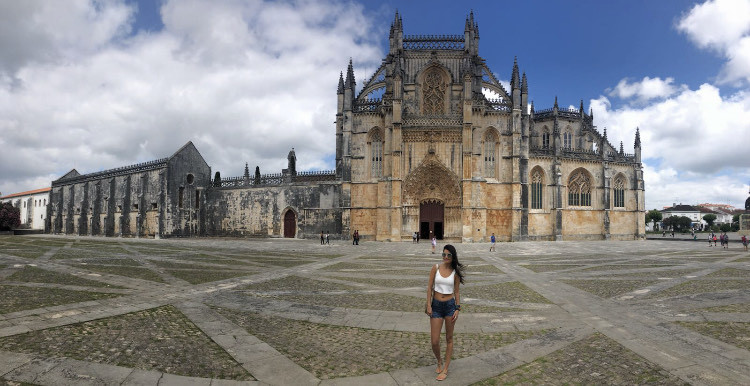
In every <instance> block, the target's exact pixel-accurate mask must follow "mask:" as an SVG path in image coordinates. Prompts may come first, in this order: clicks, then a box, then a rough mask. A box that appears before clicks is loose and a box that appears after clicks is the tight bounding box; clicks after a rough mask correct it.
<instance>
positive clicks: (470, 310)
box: [0, 235, 750, 385]
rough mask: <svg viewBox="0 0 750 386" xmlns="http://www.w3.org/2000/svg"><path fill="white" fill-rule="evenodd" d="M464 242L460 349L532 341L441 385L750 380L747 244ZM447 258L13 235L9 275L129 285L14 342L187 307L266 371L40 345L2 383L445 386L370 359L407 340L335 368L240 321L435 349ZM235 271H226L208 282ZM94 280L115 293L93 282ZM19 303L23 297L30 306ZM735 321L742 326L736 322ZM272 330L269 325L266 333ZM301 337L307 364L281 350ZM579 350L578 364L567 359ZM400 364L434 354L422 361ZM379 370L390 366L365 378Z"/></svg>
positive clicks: (68, 304) (234, 354) (429, 371)
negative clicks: (145, 365)
mask: <svg viewBox="0 0 750 386" xmlns="http://www.w3.org/2000/svg"><path fill="white" fill-rule="evenodd" d="M457 249H458V252H459V256H460V258H461V261H462V262H463V263H465V264H466V265H467V283H466V284H465V285H464V286H463V287H462V288H463V289H464V290H465V291H464V292H465V294H468V295H467V296H464V297H463V299H462V304H464V307H465V308H466V310H465V311H466V312H464V313H462V314H461V316H460V318H459V322H458V324H457V326H456V342H465V343H464V344H471V343H470V342H471V341H472V340H471V339H475V338H470V337H476V336H477V334H486V336H487V337H488V338H489V337H494V338H492V339H500V338H499V337H501V336H502V335H497V334H517V333H521V334H522V336H526V338H522V339H521V340H509V341H508V342H505V343H503V342H501V341H499V340H498V341H497V342H496V343H494V344H495V345H496V346H495V347H496V348H489V349H488V348H486V347H485V346H483V345H477V346H476V347H475V348H473V349H472V350H479V351H470V352H469V355H468V356H464V357H458V358H456V359H454V360H453V361H452V363H451V368H450V374H449V377H448V379H447V380H446V381H444V382H442V383H443V384H453V385H465V384H472V383H475V382H484V383H485V384H494V383H493V382H500V380H503V379H522V380H526V383H553V384H555V383H565V382H572V383H591V382H594V383H599V382H601V383H603V384H606V383H620V384H643V383H645V384H649V383H652V384H682V383H687V384H696V385H702V384H750V351H748V350H747V349H746V348H745V347H747V345H745V344H744V343H743V342H746V341H747V340H748V339H750V337H749V336H747V335H748V330H750V329H749V328H748V327H747V325H748V324H747V323H748V322H750V311H749V310H750V259H749V258H750V254H748V253H747V252H744V251H742V250H740V249H739V248H730V249H729V250H723V249H721V248H713V247H707V246H706V243H704V242H692V241H689V240H671V238H670V239H668V240H648V241H636V242H614V241H610V242H533V243H532V242H529V243H501V244H498V246H497V249H498V251H497V252H492V253H491V252H488V251H487V249H488V244H459V245H457ZM4 250H5V251H8V253H5V252H4ZM438 256H439V255H438V254H431V253H430V245H429V243H420V244H413V243H409V242H405V243H379V242H367V243H363V244H362V245H360V246H352V245H350V244H349V243H346V242H341V241H335V242H334V243H333V244H332V245H325V246H321V245H319V244H317V241H316V240H283V239H267V240H258V239H253V240H245V239H168V240H147V239H104V238H92V237H63V236H47V235H38V236H25V237H13V238H0V285H2V286H11V287H13V288H22V287H27V288H40V289H49V290H55V291H65V290H76V291H82V293H87V291H88V292H90V293H103V294H111V295H116V296H117V297H115V298H110V299H98V300H85V299H81V301H75V299H74V300H73V301H71V300H70V299H69V298H55V297H54V296H51V295H52V294H53V293H50V296H49V299H44V296H46V295H45V294H44V293H41V295H40V296H42V297H43V298H42V299H40V300H45V301H47V302H51V305H49V306H47V307H43V308H33V305H29V306H28V307H29V308H28V309H23V310H20V311H16V312H2V310H0V344H1V343H2V342H3V339H13V338H15V337H17V336H19V335H20V334H24V333H27V332H33V331H40V330H44V329H48V328H53V327H60V326H69V325H70V326H74V325H78V324H80V323H82V322H89V321H93V320H97V319H105V318H113V317H119V316H121V315H125V314H128V313H132V312H139V311H143V310H149V309H153V308H156V307H161V306H166V305H173V306H175V307H176V308H177V310H179V312H181V314H182V315H184V316H185V317H186V318H187V319H188V320H189V321H190V322H192V323H193V324H194V325H195V326H196V327H197V328H198V329H199V330H200V331H201V332H202V333H203V334H205V335H206V336H207V337H209V338H210V339H211V340H212V341H213V342H214V343H216V344H218V346H219V347H220V348H221V349H223V350H224V351H226V353H227V354H228V355H229V357H231V358H232V359H231V360H233V361H235V362H236V363H237V364H238V365H239V366H241V367H242V368H244V369H245V370H246V371H247V372H248V373H250V374H251V375H252V378H254V379H256V380H257V381H239V380H236V379H214V375H213V374H211V373H210V372H208V371H204V372H203V373H202V374H204V375H203V376H201V377H186V376H183V375H177V374H171V373H168V372H163V371H155V370H148V369H141V368H129V367H123V366H114V365H108V364H104V363H94V362H88V361H81V360H76V359H72V358H65V357H62V358H61V357H55V356H54V355H51V354H50V353H45V351H44V350H39V352H34V353H17V352H7V351H6V352H0V380H2V381H8V382H10V381H13V382H27V383H32V384H42V385H46V384H49V385H61V384H62V385H65V384H77V385H78V384H145V385H165V384H175V385H188V384H196V385H235V384H279V385H281V384H283V385H288V384H295V385H298V384H299V385H307V384H309V385H317V384H325V385H354V384H356V385H369V384H372V385H376V384H377V385H411V384H414V385H421V384H435V383H437V382H436V381H435V380H434V378H435V372H434V363H433V364H429V360H428V361H427V362H421V363H422V364H425V365H419V367H411V368H409V367H406V368H404V367H403V365H400V364H399V360H396V361H395V362H393V363H390V364H385V366H367V363H366V362H367V358H368V357H370V358H374V357H378V358H380V357H383V358H385V357H387V356H382V355H380V354H382V353H384V352H387V351H394V350H398V347H393V346H392V345H393V343H385V342H386V341H388V342H395V341H398V339H396V340H393V339H390V338H389V339H383V340H382V341H377V340H375V341H372V342H369V341H368V343H367V345H366V347H365V348H363V349H361V350H373V351H372V352H373V355H367V353H366V352H362V353H359V354H358V355H352V356H349V357H348V358H347V359H345V363H343V364H339V365H338V366H335V367H336V369H335V370H333V369H327V368H325V367H320V363H325V361H323V362H321V361H317V360H314V359H315V355H321V350H318V349H317V348H316V347H314V346H315V344H309V343H308V344H306V345H305V344H303V345H296V344H295V342H296V341H297V340H295V338H294V333H292V334H291V335H289V336H285V337H272V336H269V335H262V336H268V337H269V340H268V341H267V342H266V341H263V340H262V339H260V338H259V337H256V336H254V335H252V334H251V332H249V331H250V330H251V329H245V328H243V327H242V326H241V325H240V324H238V323H236V322H235V321H239V320H240V319H237V318H235V317H234V316H232V315H235V314H236V315H252V314H257V315H259V316H262V318H255V319H257V320H273V321H274V323H281V324H280V326H281V327H284V328H279V329H277V330H278V331H279V333H281V331H286V332H285V333H286V334H289V331H290V329H289V326H309V328H304V327H295V328H298V329H300V331H299V332H298V333H299V334H305V335H304V336H305V338H306V339H302V340H299V341H305V342H315V341H319V342H324V341H331V339H333V340H334V341H335V342H336V343H337V344H344V345H346V344H347V339H360V338H358V337H362V336H377V334H386V335H384V336H389V337H390V336H391V335H394V334H417V335H408V336H409V338H408V339H407V340H404V342H406V341H408V342H410V343H409V344H410V345H414V344H415V345H416V346H417V347H413V349H412V350H410V352H419V354H418V355H419V356H420V357H424V358H430V357H431V351H430V348H429V344H428V342H427V338H426V337H427V333H428V332H429V325H428V319H427V317H426V316H425V315H424V314H423V313H422V312H420V311H419V310H421V309H422V308H423V307H424V297H425V288H423V287H424V286H425V285H426V282H427V273H428V272H429V269H430V267H431V266H432V265H434V264H435V263H437V262H439V261H440V259H439V257H438ZM89 264H90V265H91V268H92V269H88V268H87V265H89ZM24 267H33V269H31V268H29V269H28V270H29V271H30V272H32V273H34V275H25V276H23V278H24V280H23V281H11V280H9V279H8V278H10V277H12V276H13V275H14V274H15V273H17V272H19V271H20V270H23V269H24ZM95 267H107V268H106V270H104V269H103V268H96V269H98V270H99V271H95V270H93V268H95ZM118 267H123V268H118ZM39 270H45V271H48V272H49V274H44V272H41V271H39ZM104 271H106V272H104ZM144 273H149V274H148V275H145V274H144ZM191 274H195V275H199V276H196V277H195V278H193V277H191V276H190V275H191ZM235 274H236V275H238V276H236V277H229V276H233V275H235ZM149 275H151V276H149ZM173 275H179V277H178V276H173ZM15 277H19V276H18V275H17V276H15ZM223 277H228V278H226V279H223V280H217V281H211V280H216V279H218V278H223ZM35 278H39V279H35ZM76 278H80V279H81V281H80V283H79V285H77V284H76V283H75V280H76ZM157 278H158V279H157ZM83 279H85V281H84V280H83ZM186 279H187V280H186ZM35 280H39V282H35ZM92 281H95V282H99V283H102V285H103V286H102V287H99V286H92V284H93V282H92ZM191 282H195V283H200V284H191ZM83 284H85V285H83ZM105 285H111V286H117V287H119V288H108V287H106V286H105ZM81 296H83V295H81ZM389 299H393V301H392V302H389V301H388V300H389ZM12 300H14V301H16V302H20V304H23V299H12ZM343 300H345V302H343V303H342V301H343ZM342 304H344V306H342ZM227 316H232V317H227ZM268 318H272V319H268ZM251 319H252V318H251ZM255 319H252V320H255ZM300 323H303V324H300ZM304 323H307V324H304ZM721 323H725V324H721ZM731 323H734V324H731ZM725 325H726V326H731V328H722V326H725ZM166 328H170V327H169V326H167V327H166ZM173 328H178V327H173ZM275 331H276V330H274V329H270V330H268V329H266V330H265V332H264V334H273V333H275ZM291 331H296V330H294V329H292V330H291ZM331 331H334V332H331ZM335 331H339V332H335ZM344 331H346V333H345V334H344ZM110 333H111V332H110ZM128 333H133V331H128ZM315 334H327V335H326V336H318V335H315ZM330 334H334V336H330ZM373 334H374V335H373ZM419 334H422V335H419ZM472 334H473V335H472ZM299 336H300V337H301V336H302V335H299ZM419 336H424V343H423V345H422V344H421V343H416V341H415V342H412V341H411V340H413V339H414V338H415V337H419ZM479 336H481V335H479ZM509 336H510V335H509ZM594 337H601V338H596V339H598V340H596V339H595V338H594ZM514 339H515V338H514ZM592 339H595V340H596V342H599V343H596V345H597V347H599V346H602V347H605V348H609V349H604V350H602V351H601V352H596V353H595V354H592V355H593V356H589V355H587V354H591V352H589V351H590V350H593V349H592V348H590V347H592V344H591V343H590V342H592ZM418 340H419V339H418ZM601 342H605V343H601ZM738 342H739V343H738ZM351 343H352V344H354V343H362V342H351ZM733 343H734V344H733ZM274 345H276V346H274ZM279 345H281V346H279ZM498 345H499V347H498ZM292 346H294V348H295V350H294V351H295V353H296V354H295V356H294V357H293V358H295V359H294V360H292V359H290V358H289V357H287V356H286V355H285V354H283V353H284V352H287V351H289V350H287V349H286V347H292ZM358 347H359V346H358ZM482 347H485V348H482ZM587 347H589V348H587ZM465 348H467V347H462V349H465ZM136 349H141V350H147V349H149V347H147V346H146V347H139V348H136ZM175 350H177V348H175ZM414 350H416V351H414ZM482 350H484V351H482ZM110 351H111V352H110V353H103V354H102V355H105V356H106V355H112V356H117V355H121V354H122V353H121V352H119V351H118V349H117V348H116V347H113V348H112V349H111V350H110ZM396 352H398V351H396ZM592 352H593V351H592ZM375 353H378V354H377V355H375ZM613 353H619V354H613ZM166 354H167V355H169V353H168V352H167V353H166ZM625 357H627V358H631V359H630V362H628V363H630V365H629V366H631V368H626V367H627V366H625V367H623V366H616V365H615V364H617V363H618V360H624V359H623V358H625ZM571 358H573V359H574V360H577V361H578V363H577V364H576V363H574V364H573V365H569V364H566V363H568V362H566V361H569V360H570V359H571ZM401 362H403V363H415V364H417V363H420V362H419V361H416V362H415V361H413V360H412V358H403V359H402V360H401ZM196 366H199V364H198V363H196ZM545 366H553V368H556V367H555V366H557V367H561V366H562V367H564V368H556V370H555V371H559V372H560V373H555V374H558V375H556V378H549V377H548V378H545V377H544V376H545V373H548V374H552V372H551V370H549V367H545ZM632 366H636V368H635V369H634V368H632ZM371 367H372V368H384V369H386V370H385V371H383V370H380V371H382V372H376V373H371V372H370V373H368V371H370V370H367V369H368V368H371ZM605 367H606V368H605ZM157 368H158V367H157ZM388 368H391V370H387V369H388ZM200 371H201V370H200V368H197V372H198V373H200ZM243 371H244V370H243ZM314 374H319V375H320V376H316V375H314ZM519 374H521V375H519ZM592 374H593V375H592ZM637 374H641V375H637ZM643 374H646V375H645V376H644V375H643ZM504 377H505V378H504ZM508 377H510V378H508ZM519 377H520V378H519ZM639 377H640V378H639ZM535 379H536V380H537V381H533V380H535ZM503 382H504V381H503ZM522 383H524V382H522Z"/></svg>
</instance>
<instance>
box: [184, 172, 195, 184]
mask: <svg viewBox="0 0 750 386" xmlns="http://www.w3.org/2000/svg"><path fill="white" fill-rule="evenodd" d="M185 180H186V181H187V183H188V184H192V183H193V180H195V176H193V174H192V173H190V174H188V175H187V178H186V179H185Z"/></svg>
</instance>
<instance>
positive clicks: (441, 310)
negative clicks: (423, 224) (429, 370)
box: [425, 244, 464, 381]
mask: <svg viewBox="0 0 750 386" xmlns="http://www.w3.org/2000/svg"><path fill="white" fill-rule="evenodd" d="M442 256H443V259H442V262H441V263H438V264H435V266H433V267H432V270H431V271H430V276H429V284H428V285H427V303H426V304H425V313H426V314H427V316H429V317H430V344H431V345H432V352H433V354H435V358H436V359H437V362H438V363H437V368H436V369H435V372H436V373H437V374H438V375H437V378H435V379H437V380H438V381H443V380H445V378H447V377H448V366H450V364H451V355H453V328H454V327H455V325H456V320H457V319H458V313H459V312H460V311H461V304H460V303H461V302H460V300H461V298H460V297H459V287H460V285H461V284H463V282H464V273H463V268H464V266H463V264H461V263H459V262H458V254H456V248H455V247H454V246H453V245H450V244H448V245H446V246H445V247H443V255H442ZM443 322H445V359H443V358H442V357H441V355H440V332H441V330H442V329H443Z"/></svg>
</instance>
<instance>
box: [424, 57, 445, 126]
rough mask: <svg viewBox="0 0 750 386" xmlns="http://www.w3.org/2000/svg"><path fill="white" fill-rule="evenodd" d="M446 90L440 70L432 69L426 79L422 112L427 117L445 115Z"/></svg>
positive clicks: (428, 71)
mask: <svg viewBox="0 0 750 386" xmlns="http://www.w3.org/2000/svg"><path fill="white" fill-rule="evenodd" d="M445 89H446V85H445V82H444V81H443V75H442V74H441V71H440V70H439V69H438V68H435V67H433V68H430V69H429V70H427V73H426V74H425V77H424V85H423V90H422V111H423V113H424V114H427V115H442V114H445Z"/></svg>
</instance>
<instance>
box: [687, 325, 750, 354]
mask: <svg viewBox="0 0 750 386" xmlns="http://www.w3.org/2000/svg"><path fill="white" fill-rule="evenodd" d="M676 323H677V324H679V325H680V326H682V327H686V328H689V329H691V330H693V331H695V332H698V333H699V334H703V335H707V336H710V337H712V338H714V339H718V340H720V341H722V342H724V343H729V344H731V345H734V346H737V347H739V348H743V349H745V350H750V323H747V322H676Z"/></svg>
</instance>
